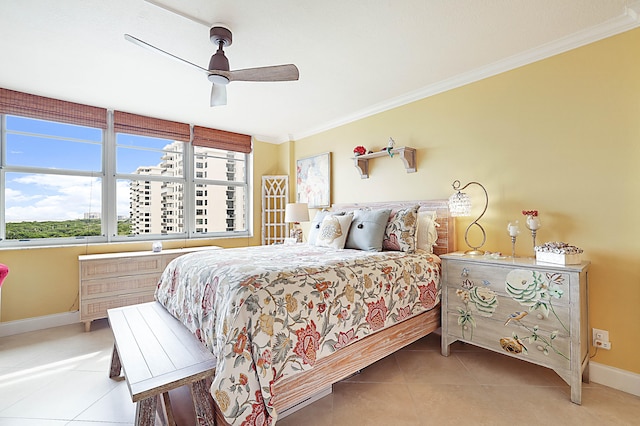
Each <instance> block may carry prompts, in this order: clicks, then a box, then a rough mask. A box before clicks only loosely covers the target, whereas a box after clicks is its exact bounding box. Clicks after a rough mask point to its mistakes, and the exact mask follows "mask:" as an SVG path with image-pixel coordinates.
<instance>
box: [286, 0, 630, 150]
mask: <svg viewBox="0 0 640 426" xmlns="http://www.w3.org/2000/svg"><path fill="white" fill-rule="evenodd" d="M639 26H640V1H635V2H633V3H631V4H629V5H628V6H627V7H626V8H625V12H624V13H623V14H622V15H620V16H618V17H616V18H612V19H610V20H608V21H606V22H603V23H602V24H599V25H596V26H593V27H591V28H588V29H586V30H582V31H578V32H576V33H574V34H571V35H569V36H566V37H563V38H560V39H558V40H555V41H553V42H550V43H546V44H543V45H541V46H538V47H536V48H533V49H530V50H527V51H524V52H522V53H518V54H516V55H513V56H510V57H508V58H505V59H502V60H499V61H497V62H493V63H491V64H488V65H485V66H482V67H479V68H476V69H474V70H472V71H469V72H465V73H462V74H458V75H456V76H454V77H451V78H448V79H445V80H442V81H439V82H437V83H434V84H431V85H428V86H425V87H423V88H421V89H418V90H416V91H413V92H409V93H407V94H405V95H402V96H399V97H396V98H392V99H389V100H387V101H384V102H380V103H377V104H374V105H372V106H371V107H369V108H365V109H362V110H360V111H357V112H355V113H354V114H351V115H348V116H346V117H343V118H341V119H339V120H335V121H331V122H328V123H325V124H324V125H321V126H319V127H316V128H314V129H310V130H307V131H301V132H299V133H295V134H293V135H292V136H293V138H291V137H288V138H287V139H286V140H287V141H288V140H292V139H293V140H299V139H303V138H306V137H309V136H313V135H315V134H318V133H322V132H325V131H328V130H331V129H334V128H336V127H339V126H342V125H345V124H348V123H352V122H354V121H357V120H361V119H363V118H367V117H370V116H372V115H375V114H379V113H381V112H384V111H388V110H390V109H393V108H397V107H400V106H403V105H406V104H408V103H411V102H415V101H418V100H421V99H424V98H428V97H430V96H434V95H437V94H439V93H443V92H446V91H449V90H452V89H455V88H458V87H461V86H465V85H467V84H470V83H474V82H476V81H480V80H483V79H485V78H488V77H492V76H494V75H497V74H501V73H503V72H506V71H510V70H513V69H516V68H519V67H522V66H524V65H528V64H531V63H533V62H537V61H540V60H542V59H546V58H549V57H552V56H555V55H558V54H560V53H564V52H567V51H569V50H573V49H576V48H578V47H582V46H585V45H587V44H591V43H594V42H596V41H599V40H603V39H605V38H608V37H611V36H614V35H616V34H620V33H623V32H626V31H629V30H632V29H634V28H637V27H639ZM281 142H285V140H284V139H282V140H281Z"/></svg>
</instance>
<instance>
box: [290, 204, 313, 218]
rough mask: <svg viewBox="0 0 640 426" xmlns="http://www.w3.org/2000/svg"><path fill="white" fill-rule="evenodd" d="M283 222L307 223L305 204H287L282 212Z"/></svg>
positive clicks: (307, 212) (307, 213)
mask: <svg viewBox="0 0 640 426" xmlns="http://www.w3.org/2000/svg"><path fill="white" fill-rule="evenodd" d="M284 221H285V222H308V221H309V207H308V205H307V203H288V204H287V206H286V207H285V210H284Z"/></svg>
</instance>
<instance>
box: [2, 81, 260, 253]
mask: <svg viewBox="0 0 640 426" xmlns="http://www.w3.org/2000/svg"><path fill="white" fill-rule="evenodd" d="M107 117H112V118H113V119H112V120H111V119H110V120H109V122H113V124H112V126H113V127H110V126H111V124H109V125H107ZM250 151H251V138H250V137H249V136H246V135H239V134H235V133H229V132H223V131H220V130H214V129H208V128H203V127H198V126H190V125H188V124H183V123H176V122H170V121H165V120H159V119H154V118H151V117H144V116H137V115H134V114H128V113H123V112H119V111H114V112H110V111H107V110H105V109H101V108H95V107H90V106H84V105H79V104H73V103H69V102H64V101H58V100H55V99H49V98H42V97H38V96H34V95H28V94H24V93H20V92H13V91H10V90H6V89H1V88H0V209H2V212H3V214H2V215H0V246H2V245H5V246H6V245H46V244H51V243H56V244H64V243H77V242H78V240H79V239H80V240H83V241H84V242H110V241H123V240H129V239H142V240H145V239H146V240H149V239H154V238H158V237H160V238H198V237H212V236H230V235H248V233H249V223H250V221H249V220H248V218H247V212H248V206H249V204H250V203H249V199H248V194H251V191H250V190H249V173H248V167H247V163H248V160H249V158H250V156H249V154H250ZM203 225H208V226H206V227H205V226H203Z"/></svg>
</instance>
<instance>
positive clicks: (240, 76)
mask: <svg viewBox="0 0 640 426" xmlns="http://www.w3.org/2000/svg"><path fill="white" fill-rule="evenodd" d="M209 73H212V74H219V75H222V76H224V77H227V78H228V79H229V81H294V80H297V79H298V78H299V77H300V73H299V72H298V67H296V66H295V65H293V64H287V65H274V66H271V67H259V68H247V69H243V70H233V71H227V72H225V71H216V70H211V71H209Z"/></svg>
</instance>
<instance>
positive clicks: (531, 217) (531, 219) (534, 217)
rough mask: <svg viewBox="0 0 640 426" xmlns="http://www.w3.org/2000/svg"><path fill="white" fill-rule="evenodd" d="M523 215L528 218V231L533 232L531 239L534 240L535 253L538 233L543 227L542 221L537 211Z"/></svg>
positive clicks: (524, 212)
mask: <svg viewBox="0 0 640 426" xmlns="http://www.w3.org/2000/svg"><path fill="white" fill-rule="evenodd" d="M522 214H524V215H525V216H527V220H526V223H527V229H529V231H531V237H532V238H533V251H534V252H535V250H536V234H537V233H538V229H540V226H541V225H542V224H541V223H540V219H539V218H538V211H537V210H531V211H523V212H522Z"/></svg>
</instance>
